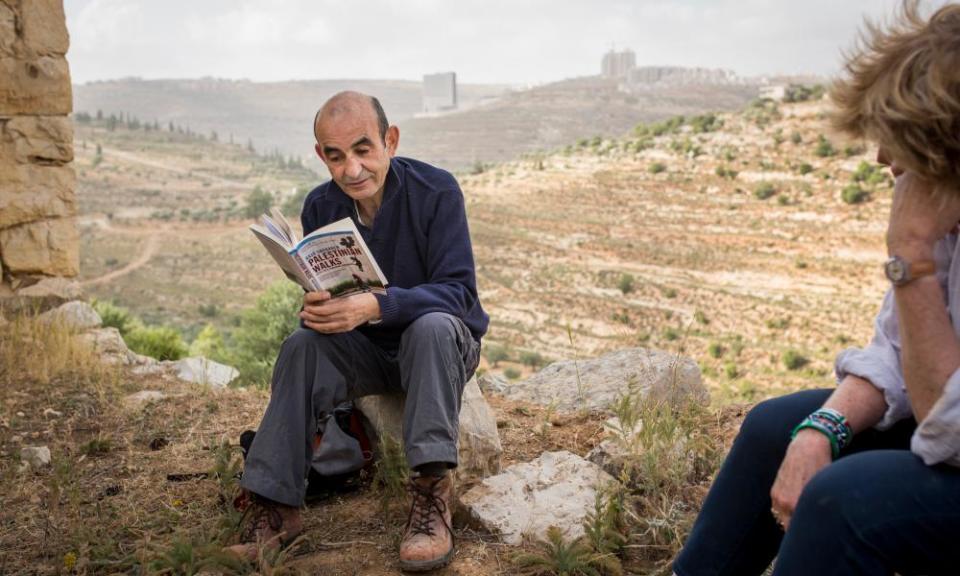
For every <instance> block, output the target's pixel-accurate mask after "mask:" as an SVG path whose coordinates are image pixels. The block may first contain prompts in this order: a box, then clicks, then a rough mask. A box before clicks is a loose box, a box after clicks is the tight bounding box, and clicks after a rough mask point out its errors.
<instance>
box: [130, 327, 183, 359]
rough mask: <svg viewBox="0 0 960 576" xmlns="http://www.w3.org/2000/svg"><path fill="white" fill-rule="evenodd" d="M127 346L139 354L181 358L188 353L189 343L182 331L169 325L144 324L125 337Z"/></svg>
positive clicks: (160, 357)
mask: <svg viewBox="0 0 960 576" xmlns="http://www.w3.org/2000/svg"><path fill="white" fill-rule="evenodd" d="M124 341H125V342H126V343H127V346H128V347H129V348H130V349H131V350H133V351H134V352H136V353H137V354H143V355H144V356H150V357H152V358H156V359H157V360H179V359H181V358H183V357H184V356H186V355H187V345H186V344H184V342H183V338H182V337H181V336H180V333H179V332H177V331H176V330H174V329H173V328H170V327H168V326H142V327H139V328H136V329H134V330H132V331H131V332H130V333H129V334H127V335H126V336H125V337H124Z"/></svg>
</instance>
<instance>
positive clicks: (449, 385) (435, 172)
mask: <svg viewBox="0 0 960 576" xmlns="http://www.w3.org/2000/svg"><path fill="white" fill-rule="evenodd" d="M314 134H315V136H316V139H317V144H316V151H317V154H318V155H319V156H320V158H321V159H322V160H323V162H324V164H326V166H327V168H328V169H329V171H330V174H331V177H332V179H331V180H330V181H328V182H326V183H324V184H321V185H320V186H318V187H317V188H315V189H314V190H313V191H312V192H311V193H310V194H309V195H308V196H307V198H306V200H305V202H304V206H303V212H302V216H301V218H302V223H303V232H304V235H306V234H309V233H310V232H312V231H313V230H316V229H317V228H319V227H322V226H324V225H326V224H329V223H331V222H334V221H336V220H339V219H341V218H344V217H349V218H352V219H353V220H354V222H355V223H356V225H357V227H358V229H359V230H360V233H361V235H362V236H363V238H364V241H365V242H366V244H367V245H368V247H369V248H370V251H371V253H372V254H373V256H374V258H375V259H376V261H377V262H378V264H379V266H380V268H381V270H382V271H383V273H384V275H385V276H386V278H387V280H388V282H389V285H388V288H387V289H386V291H385V293H382V294H373V293H362V294H357V295H354V296H350V297H345V298H331V295H330V294H329V293H328V292H308V293H306V294H305V295H304V298H303V310H302V311H301V312H300V318H301V319H302V328H301V329H299V330H297V331H296V332H294V333H293V334H292V335H291V336H290V337H289V338H287V340H286V341H285V342H284V344H283V346H282V347H281V350H280V354H279V357H278V359H277V364H276V368H275V370H274V374H273V382H272V394H271V398H270V403H269V405H268V407H267V410H266V413H265V414H264V417H263V420H262V422H261V425H260V429H259V430H258V432H257V434H256V437H255V439H254V441H253V445H252V446H251V447H250V451H249V453H248V455H247V459H246V464H245V470H244V474H243V479H242V481H241V484H242V486H243V487H244V488H245V489H246V490H248V491H249V492H251V493H252V494H253V495H254V502H253V504H252V506H253V511H252V513H251V514H248V516H249V519H250V521H251V523H252V524H251V525H250V529H249V530H247V531H246V534H245V538H244V540H245V541H244V543H243V544H240V545H238V546H234V547H233V548H232V550H233V551H235V552H237V553H238V554H241V555H243V556H246V557H248V558H256V555H257V553H258V550H260V549H262V548H265V547H277V546H280V545H281V543H284V542H289V541H290V540H292V539H293V538H294V537H296V536H297V535H298V534H299V533H300V532H301V530H302V523H301V519H300V510H299V507H300V505H301V504H302V502H303V498H304V493H305V480H304V479H305V477H306V476H307V472H308V470H309V466H310V464H311V458H312V454H313V447H312V444H311V441H312V439H313V435H314V432H315V430H316V428H317V421H318V419H319V418H321V417H322V416H323V415H325V414H329V413H330V412H331V411H332V410H333V408H334V406H336V405H337V404H339V403H341V402H344V401H346V400H349V399H352V398H356V397H360V396H365V395H369V394H384V393H397V392H402V393H404V394H406V403H405V412H404V417H403V434H404V438H403V440H404V449H405V452H406V457H407V462H408V463H409V465H410V467H411V469H412V470H414V477H413V479H412V480H411V484H410V492H411V493H412V494H413V503H412V509H411V510H410V516H409V519H408V522H407V527H406V531H405V533H404V536H403V540H402V542H401V545H400V566H401V568H403V569H404V570H430V569H433V568H436V567H439V566H443V565H445V564H446V563H448V562H449V561H450V559H451V558H452V556H453V533H452V530H451V526H450V521H451V518H450V517H451V506H452V504H453V485H452V481H451V474H449V473H448V471H449V470H450V469H451V468H454V467H455V466H456V465H457V433H458V421H459V411H460V403H461V395H462V393H463V388H464V385H465V383H466V382H467V380H468V379H469V378H470V376H471V375H472V374H473V372H474V370H475V369H476V367H477V363H478V361H479V354H480V338H481V336H483V334H484V332H486V329H487V325H488V323H489V318H488V316H487V314H486V313H485V312H484V311H483V308H481V306H480V301H479V299H478V297H477V287H476V272H475V268H474V260H473V251H472V248H471V244H470V234H469V230H468V228H467V220H466V214H465V211H464V199H463V193H462V192H461V191H460V187H459V185H458V184H457V181H456V180H455V179H454V177H453V176H452V175H450V174H449V173H448V172H446V171H444V170H440V169H438V168H435V167H433V166H430V165H428V164H425V163H423V162H419V161H416V160H412V159H409V158H398V157H395V154H396V150H397V144H398V143H399V140H400V133H399V130H398V129H397V127H396V126H391V125H390V124H389V123H388V122H387V118H386V115H385V114H384V111H383V108H382V107H381V106H380V103H379V102H378V101H377V99H376V98H373V97H371V96H367V95H364V94H359V93H356V92H342V93H340V94H337V95H335V96H333V97H332V98H330V100H328V101H327V102H326V103H325V104H324V105H323V107H322V108H320V110H319V111H318V112H317V115H316V118H315V121H314Z"/></svg>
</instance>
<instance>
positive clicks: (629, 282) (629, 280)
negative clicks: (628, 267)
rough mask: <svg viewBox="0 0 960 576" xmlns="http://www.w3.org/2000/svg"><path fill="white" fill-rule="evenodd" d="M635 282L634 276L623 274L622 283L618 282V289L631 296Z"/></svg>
mask: <svg viewBox="0 0 960 576" xmlns="http://www.w3.org/2000/svg"><path fill="white" fill-rule="evenodd" d="M633 281H634V278H633V275H632V274H623V275H622V276H620V281H619V282H617V288H619V289H620V291H621V292H623V293H624V294H629V293H630V292H633Z"/></svg>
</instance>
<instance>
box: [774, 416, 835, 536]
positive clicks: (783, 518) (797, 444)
mask: <svg viewBox="0 0 960 576" xmlns="http://www.w3.org/2000/svg"><path fill="white" fill-rule="evenodd" d="M830 462H832V457H831V453H830V440H829V439H827V437H826V436H824V435H823V434H821V433H820V432H817V431H816V430H810V429H804V430H801V431H800V432H798V433H797V437H796V438H794V439H793V441H792V442H790V445H789V446H788V447H787V455H786V456H785V457H784V458H783V463H782V464H780V470H779V471H778V472H777V479H776V480H775V481H774V483H773V488H771V489H770V500H771V501H772V507H771V509H770V512H771V513H772V514H773V517H774V519H776V520H777V522H778V523H779V524H780V526H782V527H783V529H784V530H786V529H787V527H788V526H790V518H791V517H792V516H793V511H794V510H795V509H796V508H797V501H798V500H799V499H800V493H801V492H803V489H804V487H806V485H807V483H808V482H810V479H811V478H813V476H814V474H816V473H817V472H819V471H820V470H822V469H823V468H826V467H827V465H828V464H830Z"/></svg>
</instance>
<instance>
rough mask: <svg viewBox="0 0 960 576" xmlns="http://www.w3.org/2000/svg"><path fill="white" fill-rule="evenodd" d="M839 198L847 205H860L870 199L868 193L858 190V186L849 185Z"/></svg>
mask: <svg viewBox="0 0 960 576" xmlns="http://www.w3.org/2000/svg"><path fill="white" fill-rule="evenodd" d="M840 198H841V199H842V200H843V201H844V202H846V203H847V204H861V203H863V202H866V201H867V199H868V198H870V193H869V192H867V191H866V190H864V189H862V188H860V186H859V185H858V184H850V185H849V186H846V187H844V189H843V191H841V192H840Z"/></svg>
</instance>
